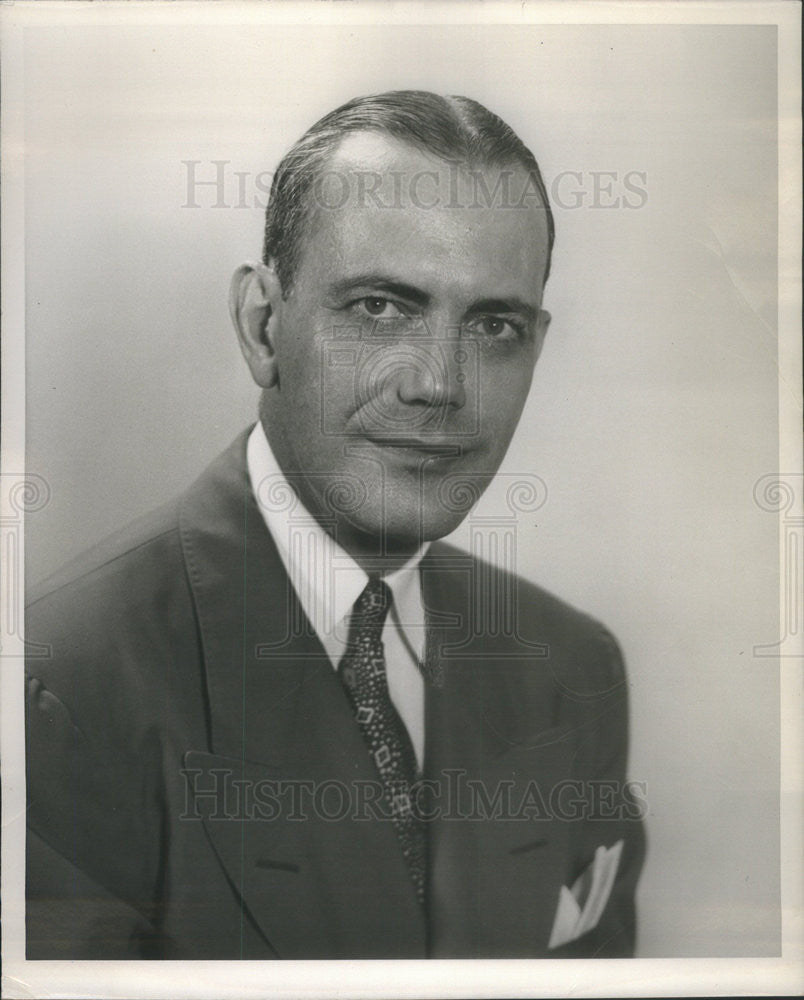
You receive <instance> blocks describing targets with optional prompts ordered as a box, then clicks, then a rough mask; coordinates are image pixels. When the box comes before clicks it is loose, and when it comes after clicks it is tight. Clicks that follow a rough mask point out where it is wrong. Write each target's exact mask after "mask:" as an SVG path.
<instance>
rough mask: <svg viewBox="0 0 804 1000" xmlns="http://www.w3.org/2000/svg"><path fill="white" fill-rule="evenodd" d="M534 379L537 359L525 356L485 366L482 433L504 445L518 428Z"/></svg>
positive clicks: (480, 395)
mask: <svg viewBox="0 0 804 1000" xmlns="http://www.w3.org/2000/svg"><path fill="white" fill-rule="evenodd" d="M532 381H533V363H532V361H531V359H530V358H521V359H520V360H519V361H518V362H517V363H513V364H504V365H495V364H487V365H485V366H481V370H480V380H479V388H478V399H477V406H478V413H479V421H478V423H479V427H480V432H481V434H482V435H483V436H484V437H485V438H487V439H491V438H494V439H495V440H493V441H492V442H491V443H492V444H493V445H499V447H501V448H504V447H506V446H507V444H508V441H509V440H510V438H511V436H512V435H513V433H514V431H515V430H516V426H517V424H518V423H519V418H520V416H521V414H522V410H523V408H524V406H525V401H526V400H527V398H528V393H529V391H530V386H531V382H532Z"/></svg>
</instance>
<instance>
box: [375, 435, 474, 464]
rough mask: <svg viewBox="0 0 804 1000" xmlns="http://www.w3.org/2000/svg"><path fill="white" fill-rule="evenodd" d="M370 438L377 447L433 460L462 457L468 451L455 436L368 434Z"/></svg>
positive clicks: (441, 460) (401, 454)
mask: <svg viewBox="0 0 804 1000" xmlns="http://www.w3.org/2000/svg"><path fill="white" fill-rule="evenodd" d="M367 438H368V440H369V441H370V442H371V443H372V444H373V445H374V446H375V447H377V448H382V449H383V450H384V451H388V452H391V453H398V454H399V455H400V456H403V455H409V456H414V457H416V458H418V459H422V458H424V459H426V460H428V461H433V462H444V461H450V460H453V459H456V458H461V457H462V456H463V455H464V454H465V453H466V450H467V449H466V445H465V444H463V443H462V442H459V441H456V440H455V439H454V438H452V439H450V438H446V437H441V436H437V435H429V436H427V437H416V436H410V435H408V436H406V435H401V434H394V435H379V434H370V435H367Z"/></svg>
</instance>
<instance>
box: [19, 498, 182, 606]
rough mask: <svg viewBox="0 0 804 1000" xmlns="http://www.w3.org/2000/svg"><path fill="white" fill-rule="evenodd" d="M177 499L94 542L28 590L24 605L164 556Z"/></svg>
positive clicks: (172, 532) (175, 518) (175, 525)
mask: <svg viewBox="0 0 804 1000" xmlns="http://www.w3.org/2000/svg"><path fill="white" fill-rule="evenodd" d="M177 528H178V501H177V500H173V501H171V502H170V503H167V504H164V505H163V506H161V507H159V508H157V509H156V510H153V511H150V512H149V513H147V514H144V515H143V516H142V517H139V518H137V520H135V521H132V522H131V523H130V524H128V525H126V526H125V527H123V528H121V529H120V530H119V531H116V532H114V534H111V535H109V536H108V537H106V538H104V539H103V540H102V541H100V542H97V543H96V544H95V545H93V546H92V547H91V548H89V549H87V550H86V551H84V552H82V553H80V554H79V555H78V556H76V557H75V558H73V559H71V560H70V561H69V562H67V563H65V564H64V566H62V567H60V568H59V569H58V570H56V571H55V572H54V573H52V574H50V575H49V576H48V577H46V578H45V579H44V580H41V581H40V582H38V583H36V584H35V585H34V586H33V587H32V588H31V589H30V591H29V593H28V596H27V601H26V604H27V606H28V607H29V608H32V607H34V606H35V605H37V604H38V603H40V602H42V601H44V600H46V599H48V598H55V597H56V596H57V595H58V593H59V592H60V591H62V590H64V589H66V588H70V587H72V586H74V585H78V584H80V583H81V581H87V582H89V581H91V580H92V578H94V577H97V576H104V577H106V578H107V579H110V578H112V577H114V575H115V574H116V573H118V574H119V573H122V574H125V573H127V572H128V571H129V570H130V569H131V567H132V565H133V564H136V563H137V562H138V561H140V562H147V561H148V560H149V558H154V557H159V555H160V554H161V555H164V553H165V551H166V550H169V549H170V547H171V543H172V542H173V541H174V537H173V536H176V537H177Z"/></svg>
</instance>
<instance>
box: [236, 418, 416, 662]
mask: <svg viewBox="0 0 804 1000" xmlns="http://www.w3.org/2000/svg"><path fill="white" fill-rule="evenodd" d="M246 461H247V464H248V473H249V479H250V481H251V489H252V492H253V493H254V497H255V499H256V501H257V506H258V508H259V510H260V513H261V515H262V518H263V520H264V521H265V525H266V527H267V528H268V530H269V531H270V533H271V535H272V537H273V540H274V542H275V543H276V547H277V549H278V550H279V555H280V557H281V559H282V562H283V564H284V567H285V570H286V572H287V574H288V577H289V578H290V581H291V583H292V584H293V587H294V589H295V591H296V593H297V594H298V596H299V600H300V602H301V605H302V608H303V609H304V612H305V614H306V615H307V617H308V618H309V620H310V623H311V624H312V626H313V628H314V629H315V631H316V634H317V635H318V637H319V639H320V640H321V642H322V644H323V646H324V648H325V650H326V651H327V653H328V654H329V656H330V659H332V661H333V664H335V665H336V666H337V664H338V662H339V661H340V657H341V655H342V653H343V649H344V646H345V643H346V637H347V630H348V615H349V614H350V612H351V610H352V607H353V605H354V603H355V601H356V600H357V598H358V597H359V596H360V594H361V593H362V592H363V589H364V587H365V586H366V584H367V583H368V574H367V573H366V572H365V570H364V569H362V568H361V567H360V566H359V565H358V564H357V563H356V562H355V561H354V559H353V558H352V557H351V556H350V555H349V553H348V552H346V550H345V549H344V548H342V547H341V546H340V545H339V544H338V543H337V542H336V541H335V539H334V538H332V536H331V535H329V534H327V532H326V531H324V529H323V528H322V527H321V525H320V524H319V523H318V521H316V519H315V518H314V517H313V515H312V514H310V512H309V511H308V510H307V509H306V507H305V506H304V504H303V503H302V502H301V500H300V499H299V498H298V496H297V494H296V493H295V492H294V490H293V488H292V487H291V485H290V483H289V482H288V480H287V478H286V477H285V475H284V473H283V472H282V470H281V468H280V467H279V463H278V462H277V460H276V456H275V455H274V453H273V450H272V449H271V446H270V444H269V443H268V438H267V437H266V435H265V431H264V430H263V427H262V424H261V423H259V421H258V422H257V424H256V425H255V427H254V429H253V430H252V432H251V434H250V435H249V439H248V445H247V448H246ZM427 548H428V545H427V544H424V545H422V547H421V548H420V549H419V550H418V552H416V553H415V555H413V556H412V557H411V558H410V559H409V560H408V561H407V562H406V563H405V564H404V565H403V566H400V567H399V568H398V569H396V570H394V571H393V572H392V573H389V574H387V576H385V577H384V579H385V582H386V583H387V584H388V586H389V587H390V588H391V592H392V593H393V596H394V605H393V608H392V612H391V615H392V618H393V620H394V621H395V623H396V625H397V627H398V628H399V630H400V632H401V633H402V634H403V635H404V637H405V640H406V641H407V643H408V644H409V646H410V647H411V649H412V650H413V651H414V653H415V655H416V656H417V657H420V656H421V650H422V645H423V637H424V629H423V625H424V611H423V606H422V597H421V582H420V580H419V572H418V569H419V563H420V562H421V560H422V557H423V556H424V554H425V552H426V551H427Z"/></svg>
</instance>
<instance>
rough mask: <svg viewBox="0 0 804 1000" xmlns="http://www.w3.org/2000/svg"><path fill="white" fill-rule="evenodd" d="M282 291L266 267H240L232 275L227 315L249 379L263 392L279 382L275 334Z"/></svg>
mask: <svg viewBox="0 0 804 1000" xmlns="http://www.w3.org/2000/svg"><path fill="white" fill-rule="evenodd" d="M281 302H282V289H281V286H280V284H279V279H278V278H277V276H276V272H275V271H274V270H273V268H271V267H267V266H266V265H265V264H241V265H240V267H238V269H237V270H236V271H235V273H234V274H233V275H232V283H231V287H230V290H229V313H230V315H231V317H232V323H233V324H234V328H235V330H236V332H237V339H238V341H239V343H240V350H241V351H242V352H243V357H244V358H245V359H246V363H247V364H248V366H249V369H250V370H251V377H252V378H253V379H254V381H255V382H256V383H257V385H259V386H260V387H261V388H263V389H270V388H271V387H272V386H275V385H277V384H278V383H279V369H278V366H277V358H276V345H275V341H276V332H277V327H278V325H279V316H278V310H279V307H280V305H281Z"/></svg>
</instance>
